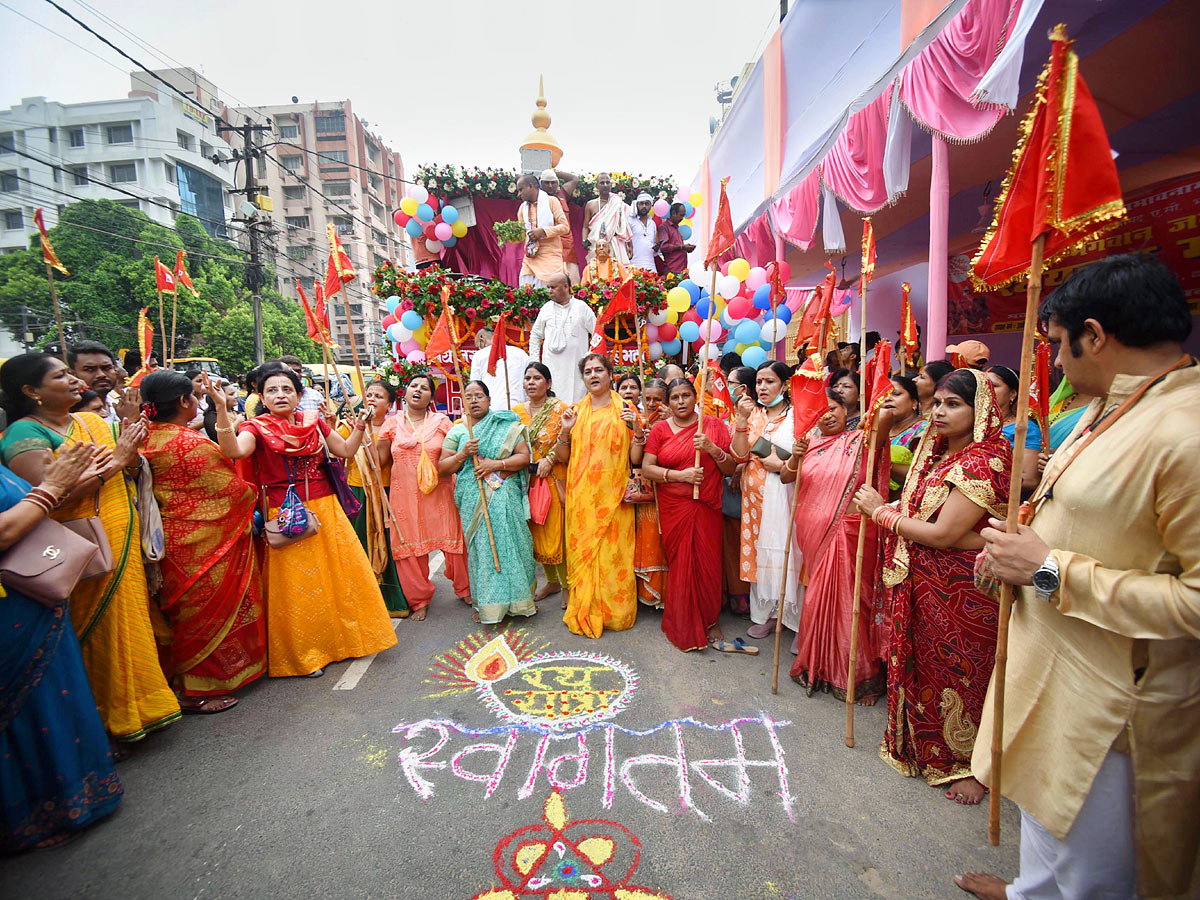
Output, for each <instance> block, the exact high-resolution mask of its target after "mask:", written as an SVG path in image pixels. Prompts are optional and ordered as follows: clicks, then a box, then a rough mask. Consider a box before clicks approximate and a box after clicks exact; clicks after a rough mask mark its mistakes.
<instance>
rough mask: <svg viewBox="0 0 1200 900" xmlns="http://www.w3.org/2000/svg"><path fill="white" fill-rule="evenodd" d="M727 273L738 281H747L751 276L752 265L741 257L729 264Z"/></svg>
mask: <svg viewBox="0 0 1200 900" xmlns="http://www.w3.org/2000/svg"><path fill="white" fill-rule="evenodd" d="M727 271H728V272H729V274H730V275H732V276H733V277H734V278H736V279H737V280H738V281H745V280H746V278H747V276H748V275H749V274H750V263H748V262H746V261H745V260H744V259H742V258H740V257H739V258H738V259H735V260H734V261H733V262H731V263H730V264H729V269H728V270H727Z"/></svg>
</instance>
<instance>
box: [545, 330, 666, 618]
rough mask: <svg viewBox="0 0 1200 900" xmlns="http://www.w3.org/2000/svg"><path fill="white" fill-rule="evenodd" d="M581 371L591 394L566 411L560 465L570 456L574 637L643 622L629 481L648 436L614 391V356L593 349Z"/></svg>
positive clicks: (569, 572) (557, 450)
mask: <svg viewBox="0 0 1200 900" xmlns="http://www.w3.org/2000/svg"><path fill="white" fill-rule="evenodd" d="M579 371H580V373H581V374H582V375H583V383H584V386H585V387H586V388H587V391H588V393H587V396H585V397H584V398H583V399H582V400H580V401H579V402H578V403H576V404H575V405H574V406H572V407H570V408H568V409H567V410H566V411H565V412H564V413H563V417H562V431H561V433H560V434H559V436H558V441H557V443H556V444H555V448H554V453H555V458H556V459H557V460H558V462H567V461H568V459H569V460H570V465H569V466H568V469H567V504H566V514H567V515H566V519H567V535H566V537H567V575H568V583H569V587H570V600H569V602H568V604H567V612H566V614H565V615H564V616H563V621H564V622H565V623H566V625H567V627H568V628H569V629H571V631H572V632H573V633H574V634H582V635H586V636H587V637H592V638H598V637H600V635H602V634H603V633H604V629H606V628H607V629H609V630H610V631H624V630H625V629H626V628H632V627H633V623H634V621H635V620H636V619H637V588H636V585H635V579H634V575H633V548H634V525H633V507H632V506H630V505H629V504H627V503H622V502H621V500H622V498H623V497H624V496H625V488H626V486H627V485H628V483H629V462H630V447H631V444H632V442H633V440H634V439H635V438H636V439H638V440H640V442H641V443H643V444H644V443H645V440H646V438H645V433H644V432H642V431H641V430H640V425H638V424H637V413H636V411H634V410H633V409H632V407H629V408H626V407H624V406H623V405H622V401H621V398H620V397H618V396H617V394H616V393H615V392H614V391H613V390H612V363H611V362H610V361H609V359H608V357H606V356H602V355H600V354H599V353H589V354H588V355H587V356H585V357H584V358H583V359H582V360H580V362H579ZM627 419H632V420H633V422H632V423H630V422H628V421H626V420H627ZM631 429H632V430H631ZM568 448H569V449H568ZM639 449H640V446H639ZM638 459H639V460H640V459H641V454H640V453H639V454H638Z"/></svg>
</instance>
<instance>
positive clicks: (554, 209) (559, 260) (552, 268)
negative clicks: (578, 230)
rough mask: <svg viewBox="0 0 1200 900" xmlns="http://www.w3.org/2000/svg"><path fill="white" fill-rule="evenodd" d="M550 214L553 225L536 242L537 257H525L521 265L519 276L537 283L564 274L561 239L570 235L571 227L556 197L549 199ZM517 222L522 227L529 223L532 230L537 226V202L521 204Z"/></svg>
mask: <svg viewBox="0 0 1200 900" xmlns="http://www.w3.org/2000/svg"><path fill="white" fill-rule="evenodd" d="M548 199H549V200H550V212H551V214H552V215H553V216H554V225H553V226H551V227H550V228H547V229H546V236H545V237H544V238H542V239H541V240H540V241H538V252H537V256H526V257H525V261H524V262H523V263H521V274H522V275H532V276H533V277H534V278H536V279H537V280H538V281H541V282H547V281H549V280H550V276H552V275H562V274H564V273H565V272H566V269H565V268H564V267H563V248H562V237H563V235H564V234H570V233H571V225H570V223H569V222H568V221H567V214H566V213H565V212H563V208H562V204H561V203H559V202H558V198H557V197H550V198H548ZM517 221H518V222H520V223H521V224H522V225H524V224H525V223H526V222H529V223H531V224H532V225H533V227H534V228H537V227H539V226H538V217H537V201H534V202H533V203H522V204H521V207H520V209H518V210H517Z"/></svg>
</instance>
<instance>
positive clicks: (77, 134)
mask: <svg viewBox="0 0 1200 900" xmlns="http://www.w3.org/2000/svg"><path fill="white" fill-rule="evenodd" d="M67 134H68V135H69V136H70V142H71V146H72V147H82V146H83V129H82V128H72V129H71V130H70V131H68V132H67Z"/></svg>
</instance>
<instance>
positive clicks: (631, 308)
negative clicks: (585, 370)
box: [590, 278, 637, 353]
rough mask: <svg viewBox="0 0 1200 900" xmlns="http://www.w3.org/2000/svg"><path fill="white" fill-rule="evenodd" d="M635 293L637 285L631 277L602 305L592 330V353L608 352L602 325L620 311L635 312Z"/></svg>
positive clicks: (611, 319)
mask: <svg viewBox="0 0 1200 900" xmlns="http://www.w3.org/2000/svg"><path fill="white" fill-rule="evenodd" d="M636 295H637V285H636V284H634V282H633V279H632V278H631V279H629V280H628V281H626V282H624V283H622V285H621V287H620V288H618V289H617V293H616V295H615V296H614V297H613V298H612V299H611V300H609V301H608V306H606V307H604V312H602V313H600V315H599V316H597V317H596V330H595V331H594V332H592V342H591V344H590V349H591V352H592V353H607V352H608V342H607V341H605V340H604V326H605V325H607V324H608V323H609V322H611V321H613V320H614V319H615V318H616V317H617V316H618V315H620V314H621V313H629V314H631V315H633V314H636V311H637V303H636V302H635V297H636Z"/></svg>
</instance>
